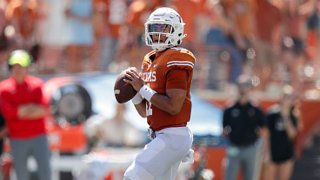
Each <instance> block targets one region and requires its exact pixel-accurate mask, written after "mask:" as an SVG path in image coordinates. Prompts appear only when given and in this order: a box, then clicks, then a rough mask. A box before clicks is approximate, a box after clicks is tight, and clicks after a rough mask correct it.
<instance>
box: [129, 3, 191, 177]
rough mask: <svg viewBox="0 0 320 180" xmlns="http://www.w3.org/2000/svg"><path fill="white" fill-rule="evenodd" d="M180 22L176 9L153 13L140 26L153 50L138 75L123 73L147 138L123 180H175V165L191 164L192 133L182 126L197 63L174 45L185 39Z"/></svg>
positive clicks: (132, 71) (188, 109) (187, 114)
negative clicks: (145, 121) (184, 162)
mask: <svg viewBox="0 0 320 180" xmlns="http://www.w3.org/2000/svg"><path fill="white" fill-rule="evenodd" d="M184 24H185V23H184V22H183V21H182V18H181V16H180V15H179V14H178V13H177V12H176V11H175V10H173V9H171V8H165V7H163V8H158V9H156V10H155V11H154V12H153V13H151V15H150V16H149V18H148V20H147V22H146V23H145V30H146V32H145V40H146V44H147V45H148V46H151V47H152V49H153V51H151V52H149V53H147V54H146V55H145V58H144V60H143V62H142V72H141V73H138V72H137V69H136V68H128V69H127V70H125V72H126V77H127V78H128V80H125V82H127V83H130V84H131V85H132V86H133V88H134V89H135V90H136V91H137V92H138V93H137V94H136V96H135V97H134V98H133V99H132V102H133V103H134V104H135V107H136V109H137V111H138V113H139V114H140V115H141V116H142V117H147V122H148V124H149V126H150V129H149V130H150V131H149V132H150V136H151V138H152V141H151V142H150V143H148V144H147V145H146V146H145V148H144V149H143V150H142V152H140V153H139V154H138V156H137V157H136V159H135V160H134V162H133V163H132V164H131V165H130V166H129V167H128V169H127V170H126V172H125V174H124V179H125V180H136V179H140V180H153V179H159V180H160V179H161V180H162V179H165V180H174V179H175V177H176V175H177V171H178V167H179V165H180V163H181V162H182V161H186V160H187V159H188V160H192V153H193V151H192V149H191V146H192V141H193V135H192V132H191V131H190V129H189V128H188V127H187V123H188V122H189V120H190V114H191V97H190V87H191V80H192V74H193V67H194V64H195V61H196V60H195V57H194V55H193V54H192V52H190V51H189V50H187V49H184V48H180V47H177V46H178V45H179V44H181V42H182V39H183V38H184V37H185V36H186V35H185V34H184ZM189 157H191V158H189Z"/></svg>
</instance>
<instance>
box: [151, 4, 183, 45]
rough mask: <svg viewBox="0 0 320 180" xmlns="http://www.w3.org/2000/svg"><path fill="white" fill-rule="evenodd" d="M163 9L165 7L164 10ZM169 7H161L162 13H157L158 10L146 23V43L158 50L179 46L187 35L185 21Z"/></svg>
mask: <svg viewBox="0 0 320 180" xmlns="http://www.w3.org/2000/svg"><path fill="white" fill-rule="evenodd" d="M161 9H162V12H161ZM163 9H165V11H164V12H163ZM167 9H169V8H160V12H161V13H157V11H159V10H156V11H155V12H154V13H153V14H151V15H150V17H149V19H148V21H147V22H146V23H145V41H146V45H148V46H151V47H152V48H153V49H154V50H156V51H163V50H165V49H167V48H171V47H174V46H177V45H179V44H181V42H182V39H183V38H184V37H185V36H186V35H185V34H183V30H184V23H183V22H182V19H181V17H180V15H179V14H177V13H176V12H175V11H171V10H169V11H168V10H167Z"/></svg>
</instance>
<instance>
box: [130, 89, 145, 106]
mask: <svg viewBox="0 0 320 180" xmlns="http://www.w3.org/2000/svg"><path fill="white" fill-rule="evenodd" d="M142 100H143V98H142V96H141V95H140V94H139V93H138V92H137V94H136V95H135V96H134V97H133V98H132V99H131V102H132V103H133V104H134V105H137V104H140V103H141V102H142Z"/></svg>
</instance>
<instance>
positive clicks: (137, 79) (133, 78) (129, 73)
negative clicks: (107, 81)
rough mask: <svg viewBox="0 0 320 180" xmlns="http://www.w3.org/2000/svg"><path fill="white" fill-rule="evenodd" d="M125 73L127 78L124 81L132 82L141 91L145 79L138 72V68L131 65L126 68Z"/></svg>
mask: <svg viewBox="0 0 320 180" xmlns="http://www.w3.org/2000/svg"><path fill="white" fill-rule="evenodd" d="M125 73H126V78H127V79H124V81H125V82H127V83H130V84H131V85H132V87H133V88H134V89H135V90H136V91H139V90H140V89H141V87H142V86H143V85H144V81H143V79H142V77H141V75H140V74H139V73H138V70H137V68H135V67H129V68H128V69H126V70H125Z"/></svg>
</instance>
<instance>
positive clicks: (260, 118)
mask: <svg viewBox="0 0 320 180" xmlns="http://www.w3.org/2000/svg"><path fill="white" fill-rule="evenodd" d="M252 88H253V85H252V81H251V79H250V78H249V77H246V76H240V78H239V82H238V93H239V97H238V99H237V101H236V102H235V103H234V104H233V105H232V106H230V107H227V108H226V109H225V110H224V112H223V128H224V130H223V133H224V135H225V136H226V138H227V139H228V141H229V146H228V148H227V164H226V174H225V177H226V180H235V179H237V174H238V171H239V169H242V172H243V173H242V174H243V179H244V180H256V179H259V170H260V159H261V158H259V152H260V149H261V141H260V136H262V134H264V131H265V121H266V120H265V115H264V113H263V111H262V110H261V109H260V108H259V107H258V106H256V105H255V104H253V103H252V102H251V100H250V98H249V93H250V92H251V89H252Z"/></svg>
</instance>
